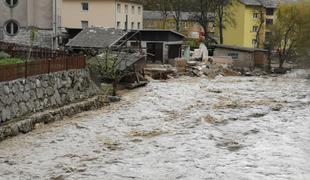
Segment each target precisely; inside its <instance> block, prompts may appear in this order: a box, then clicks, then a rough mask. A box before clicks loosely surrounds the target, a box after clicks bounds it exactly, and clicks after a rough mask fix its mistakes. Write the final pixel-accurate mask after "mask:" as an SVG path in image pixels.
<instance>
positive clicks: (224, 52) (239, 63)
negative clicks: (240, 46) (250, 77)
mask: <svg viewBox="0 0 310 180" xmlns="http://www.w3.org/2000/svg"><path fill="white" fill-rule="evenodd" d="M232 54H236V55H237V58H236V57H235V58H234V57H233V58H232V59H233V66H234V67H236V68H249V69H253V68H254V66H255V60H254V52H253V53H252V52H245V51H236V50H231V49H224V48H223V49H222V48H216V49H215V51H214V56H215V57H216V56H231V55H232Z"/></svg>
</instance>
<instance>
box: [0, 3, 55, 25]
mask: <svg viewBox="0 0 310 180" xmlns="http://www.w3.org/2000/svg"><path fill="white" fill-rule="evenodd" d="M0 12H1V16H0V26H1V27H3V26H4V24H5V22H7V21H8V20H10V19H13V20H15V21H17V22H18V24H19V25H20V27H28V26H35V27H37V28H39V29H52V22H53V0H19V1H18V3H17V5H16V6H15V7H12V8H11V7H9V6H7V4H6V3H5V1H4V0H1V1H0Z"/></svg>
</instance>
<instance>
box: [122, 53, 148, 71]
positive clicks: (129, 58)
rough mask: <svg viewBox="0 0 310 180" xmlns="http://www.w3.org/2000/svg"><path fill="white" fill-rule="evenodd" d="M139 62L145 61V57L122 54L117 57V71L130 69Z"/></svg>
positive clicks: (138, 54)
mask: <svg viewBox="0 0 310 180" xmlns="http://www.w3.org/2000/svg"><path fill="white" fill-rule="evenodd" d="M141 60H145V56H144V55H142V54H140V53H135V54H126V53H122V54H120V55H118V61H119V64H118V67H117V69H118V70H120V71H125V70H126V69H127V68H128V67H131V66H132V65H134V64H136V63H137V62H139V61H141Z"/></svg>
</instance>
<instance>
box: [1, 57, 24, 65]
mask: <svg viewBox="0 0 310 180" xmlns="http://www.w3.org/2000/svg"><path fill="white" fill-rule="evenodd" d="M21 63H24V61H23V60H21V59H18V58H0V65H6V64H21Z"/></svg>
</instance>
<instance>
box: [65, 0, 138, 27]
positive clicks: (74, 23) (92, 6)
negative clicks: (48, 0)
mask: <svg viewBox="0 0 310 180" xmlns="http://www.w3.org/2000/svg"><path fill="white" fill-rule="evenodd" d="M61 15H62V17H61V19H62V21H61V26H62V27H64V28H66V29H82V28H85V27H105V28H114V29H142V27H143V4H142V1H139V0H87V1H83V0H62V8H61Z"/></svg>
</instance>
